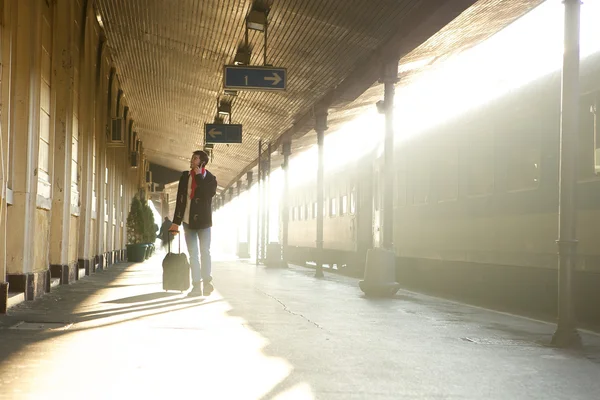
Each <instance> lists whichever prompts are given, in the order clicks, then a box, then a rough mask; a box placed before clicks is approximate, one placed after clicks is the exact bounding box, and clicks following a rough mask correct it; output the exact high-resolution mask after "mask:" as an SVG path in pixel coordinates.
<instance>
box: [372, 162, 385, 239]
mask: <svg viewBox="0 0 600 400" xmlns="http://www.w3.org/2000/svg"><path fill="white" fill-rule="evenodd" d="M381 160H382V158H381V157H377V158H376V159H375V162H374V163H373V177H372V180H373V195H372V196H371V209H372V210H373V211H372V229H371V234H372V236H373V247H381V243H382V237H381V236H382V233H383V231H382V229H381V228H382V226H381V223H382V220H381V217H382V211H381V208H382V207H381V206H382V196H381V189H382V188H383V184H384V182H383V173H382V172H383V165H382V164H381Z"/></svg>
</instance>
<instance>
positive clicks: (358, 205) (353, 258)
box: [286, 53, 600, 324]
mask: <svg viewBox="0 0 600 400" xmlns="http://www.w3.org/2000/svg"><path fill="white" fill-rule="evenodd" d="M599 102H600V53H596V54H593V55H591V56H588V57H586V58H585V59H584V60H582V62H581V65H580V107H579V110H580V112H579V135H578V138H579V147H578V152H579V156H578V168H577V184H576V187H577V189H576V190H577V193H578V195H577V202H576V207H577V211H576V214H577V218H576V219H577V239H578V247H577V250H578V257H577V263H576V271H575V274H574V291H573V293H574V296H575V298H574V301H575V309H576V314H577V317H578V318H579V319H580V320H581V321H582V322H583V323H589V324H597V323H599V322H600V312H599V311H598V307H597V305H598V304H600V175H599V174H600V137H599V136H600V128H599V127H598V118H597V116H596V113H597V107H598V103H599ZM560 114H561V71H555V72H553V73H550V74H547V75H545V76H543V77H541V78H538V79H536V80H534V81H532V82H530V83H528V84H525V85H523V86H521V87H519V88H517V89H513V90H511V91H509V92H507V93H506V94H504V95H502V96H500V97H497V98H496V99H494V100H491V101H489V102H487V103H486V104H482V105H480V106H479V107H477V108H474V109H472V110H470V111H467V112H464V113H462V114H461V115H458V116H455V117H453V118H452V119H450V120H448V121H446V122H444V123H442V124H439V125H437V126H435V127H433V128H431V129H428V130H426V131H425V132H423V133H422V134H419V135H418V136H416V137H414V138H412V139H410V140H397V141H396V142H397V144H396V145H395V148H394V160H395V162H394V187H393V202H394V205H393V208H394V218H393V232H394V233H393V243H394V245H393V247H394V251H395V254H396V278H397V281H398V282H399V283H401V284H402V285H403V286H404V287H407V288H411V289H416V290H420V291H423V292H427V293H432V294H436V295H441V296H445V297H449V298H455V299H459V300H462V301H467V302H470V303H473V304H477V305H482V306H486V307H493V308H497V309H503V310H509V311H514V312H519V313H524V314H528V315H532V316H536V317H540V318H554V316H555V315H556V311H557V302H558V257H557V252H558V247H557V244H556V240H557V238H558V199H559V192H558V189H559V182H558V180H559V157H560ZM324 181H325V183H324V194H325V201H324V204H323V205H322V206H323V208H324V223H323V235H324V242H323V252H322V253H321V254H320V255H319V254H318V253H317V252H316V210H317V207H318V205H317V203H316V184H315V182H314V181H312V182H307V183H304V184H299V185H293V184H292V185H291V187H290V190H289V212H290V215H289V238H288V247H287V248H286V252H287V255H288V258H289V259H290V261H292V262H296V263H301V264H310V263H315V262H318V261H320V262H322V263H324V264H325V265H326V267H328V268H330V269H332V270H337V271H340V272H343V273H347V274H352V275H358V276H361V275H362V273H363V271H364V265H365V256H366V252H367V250H368V249H369V248H372V247H378V246H380V244H381V233H382V230H381V225H382V224H381V222H382V221H381V208H382V198H381V190H380V189H381V188H383V187H384V186H383V185H384V180H383V158H382V156H381V154H380V152H377V151H376V150H374V151H369V152H368V153H367V154H364V155H362V156H361V157H359V158H358V159H354V160H353V162H352V163H348V164H346V165H344V166H342V167H340V168H337V169H335V170H331V171H326V174H325V178H324ZM319 257H320V258H319Z"/></svg>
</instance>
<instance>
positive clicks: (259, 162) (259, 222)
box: [256, 140, 263, 265]
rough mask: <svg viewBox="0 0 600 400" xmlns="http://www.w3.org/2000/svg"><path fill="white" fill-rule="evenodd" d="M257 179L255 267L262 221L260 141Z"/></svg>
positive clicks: (260, 141)
mask: <svg viewBox="0 0 600 400" xmlns="http://www.w3.org/2000/svg"><path fill="white" fill-rule="evenodd" d="M257 178H258V181H257V183H258V188H257V189H258V195H257V197H258V204H257V207H256V209H257V216H256V265H258V263H259V261H260V242H261V236H260V225H261V220H262V218H261V217H262V188H263V184H262V140H259V141H258V172H257Z"/></svg>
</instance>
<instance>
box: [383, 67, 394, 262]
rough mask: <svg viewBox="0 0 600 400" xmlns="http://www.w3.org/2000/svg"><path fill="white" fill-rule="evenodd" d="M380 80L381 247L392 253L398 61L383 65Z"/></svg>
mask: <svg viewBox="0 0 600 400" xmlns="http://www.w3.org/2000/svg"><path fill="white" fill-rule="evenodd" d="M382 80H383V84H384V95H383V96H384V97H383V102H384V107H385V143H384V182H385V184H384V185H383V188H381V189H382V191H383V210H382V211H383V213H382V214H383V215H382V218H381V221H382V225H383V237H382V245H383V248H384V249H386V250H390V251H394V93H395V87H394V85H395V84H396V82H397V81H398V61H396V60H394V61H392V62H388V63H385V64H384V67H383V77H382Z"/></svg>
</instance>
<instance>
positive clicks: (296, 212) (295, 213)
mask: <svg viewBox="0 0 600 400" xmlns="http://www.w3.org/2000/svg"><path fill="white" fill-rule="evenodd" d="M294 221H298V207H294Z"/></svg>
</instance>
